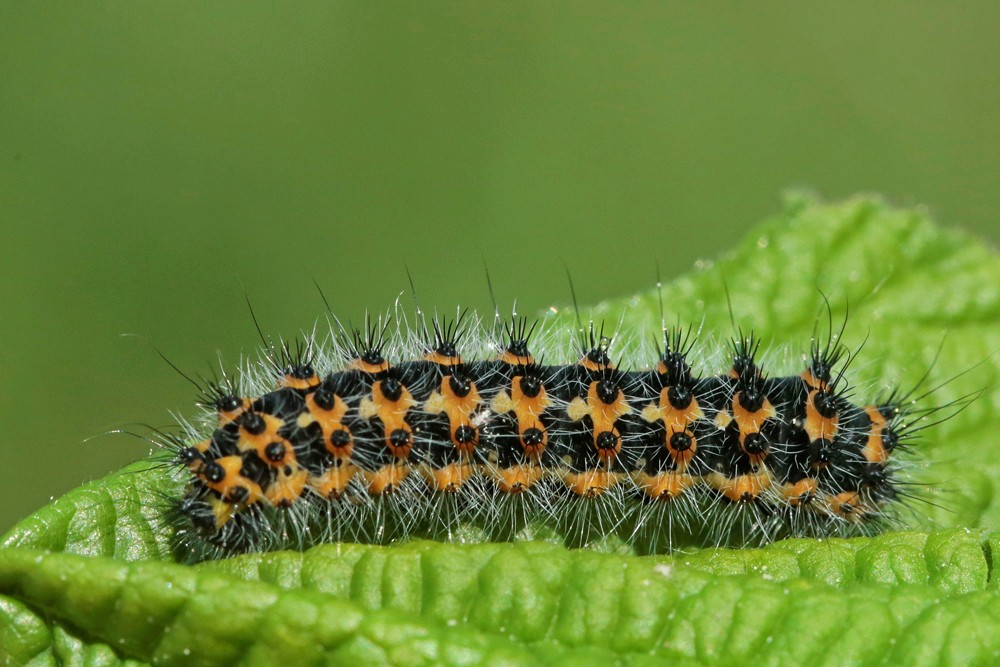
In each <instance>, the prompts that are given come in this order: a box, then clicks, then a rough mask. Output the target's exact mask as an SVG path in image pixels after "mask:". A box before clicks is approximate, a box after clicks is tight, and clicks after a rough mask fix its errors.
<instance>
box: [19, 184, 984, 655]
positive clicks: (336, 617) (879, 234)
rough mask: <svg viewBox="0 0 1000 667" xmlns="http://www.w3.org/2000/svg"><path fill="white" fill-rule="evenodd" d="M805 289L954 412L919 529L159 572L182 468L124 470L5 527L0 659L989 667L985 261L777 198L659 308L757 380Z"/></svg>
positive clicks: (776, 369)
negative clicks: (743, 340) (758, 344)
mask: <svg viewBox="0 0 1000 667" xmlns="http://www.w3.org/2000/svg"><path fill="white" fill-rule="evenodd" d="M652 241H653V242H657V243H663V244H664V248H665V251H666V254H667V256H668V259H670V261H675V262H685V263H686V262H687V261H688V260H687V259H682V258H678V257H676V256H671V254H672V253H676V252H677V250H678V248H677V244H676V243H674V242H672V241H671V240H670V239H663V240H660V239H654V240H652ZM656 254H657V255H663V254H664V253H663V252H657V253H656ZM638 259H641V258H638ZM727 288H728V292H729V299H728V301H727V297H726V290H727ZM824 295H825V298H827V299H829V302H830V303H831V305H832V307H833V311H834V313H835V316H836V317H839V316H841V314H842V313H844V312H845V311H847V310H848V309H849V311H850V317H849V321H848V329H847V332H846V336H845V342H846V343H847V344H848V345H851V346H853V347H855V348H859V347H861V344H862V342H864V345H863V347H862V348H861V349H860V352H859V353H858V355H857V359H856V361H855V362H854V363H853V364H852V369H851V375H850V379H851V380H852V382H853V383H854V384H855V386H856V387H857V390H856V395H857V396H858V397H864V398H867V397H874V396H875V395H878V394H880V393H882V394H884V393H887V391H888V390H889V388H891V387H895V386H900V387H903V388H904V389H908V388H911V387H913V386H915V385H917V384H919V383H921V380H922V378H923V381H922V384H921V387H923V388H924V389H922V390H920V391H918V393H922V392H923V391H925V390H928V389H933V392H932V393H931V395H930V396H929V397H927V398H926V399H924V404H931V405H935V404H936V405H952V407H951V408H948V409H946V410H944V411H943V413H942V414H941V415H938V416H950V417H951V418H949V419H947V420H945V421H944V422H943V423H940V424H936V425H934V426H933V427H932V428H929V429H927V430H926V431H925V432H922V433H921V437H920V439H919V442H918V443H917V444H916V445H915V447H914V450H915V451H914V456H913V458H914V459H916V462H915V463H914V464H913V465H912V466H911V468H912V474H913V476H914V479H915V480H917V481H918V482H920V485H919V486H913V487H911V488H910V489H909V490H911V491H912V493H913V494H914V495H915V496H917V498H916V499H912V500H911V501H910V502H909V503H908V508H909V511H908V512H907V513H906V514H905V515H904V519H905V522H906V523H907V524H908V525H909V526H910V527H911V528H914V529H917V530H919V531H921V532H894V533H888V534H885V535H882V536H879V537H875V538H866V539H854V540H788V541H784V542H780V543H777V544H774V545H770V546H768V547H766V548H764V549H757V550H749V549H748V550H724V549H722V550H719V549H703V550H700V551H694V552H691V553H682V554H675V555H674V556H671V557H635V556H628V555H617V554H606V553H597V552H595V551H587V550H583V551H581V550H567V549H565V548H564V547H561V546H557V545H553V544H548V543H541V542H538V543H518V544H478V545H477V544H436V543H429V542H414V543H410V544H404V545H393V546H389V547H373V546H361V545H327V546H323V547H318V548H316V549H313V550H311V551H309V552H306V553H304V554H303V553H277V554H266V555H260V554H253V555H247V556H243V557H239V558H233V559H229V560H226V561H219V562H211V563H204V564H201V565H199V566H195V567H188V566H181V565H177V564H174V563H171V562H169V561H170V560H172V554H171V549H170V544H171V541H170V540H171V528H170V526H169V524H168V523H167V522H165V521H164V520H163V515H164V513H163V509H164V508H165V506H166V500H165V499H166V498H169V497H173V496H176V494H177V493H179V492H180V488H181V487H182V486H183V479H180V478H179V477H177V476H175V475H174V474H173V473H172V471H171V470H170V469H169V468H167V467H164V466H163V465H162V464H161V463H162V462H156V461H145V462H139V463H137V464H134V465H133V466H130V467H129V468H126V469H125V470H123V471H120V472H118V473H115V474H112V475H110V476H108V477H107V478H105V479H103V480H99V481H97V482H93V483H91V484H88V485H86V486H83V487H81V488H80V489H77V490H75V491H73V492H70V493H68V494H66V495H65V496H63V497H62V498H60V499H58V500H56V501H54V502H53V503H51V504H50V505H48V506H47V507H45V508H43V509H41V510H39V511H38V512H37V513H36V514H34V515H33V516H31V517H28V518H27V519H25V520H23V521H22V522H21V523H19V524H18V525H17V526H15V528H14V529H13V530H12V531H11V532H10V533H8V534H7V535H6V536H5V537H4V538H3V542H2V543H3V545H4V547H5V549H4V550H2V551H0V594H2V595H3V596H6V597H0V665H7V664H11V665H20V664H28V663H29V662H30V663H31V664H40V665H42V664H44V665H47V664H63V663H66V662H71V663H74V664H93V665H117V664H124V662H123V661H126V660H138V661H142V662H154V661H155V662H156V663H157V664H159V663H162V662H167V663H170V662H171V661H173V662H176V663H178V664H207V665H212V664H227V663H228V662H230V661H232V660H236V661H240V662H242V664H277V663H278V662H279V661H281V662H283V663H286V664H293V663H295V664H297V663H299V662H308V661H309V660H312V659H313V658H315V660H314V661H320V660H319V653H320V651H326V653H325V656H326V661H327V662H329V663H331V664H339V661H342V662H349V663H351V664H353V663H358V664H369V663H372V664H437V663H442V664H449V663H463V664H472V663H476V662H479V661H483V660H489V661H491V662H504V664H507V663H509V664H518V663H521V662H523V663H525V664H561V663H566V664H569V663H570V662H573V663H574V664H579V663H581V662H582V663H593V662H596V661H599V660H612V659H614V660H618V661H619V662H621V663H622V664H645V663H647V662H660V661H663V660H664V659H670V661H672V662H675V663H677V664H691V665H696V664H712V663H718V662H725V663H730V662H748V661H750V660H751V659H752V660H753V662H754V663H763V664H807V663H808V664H843V663H853V664H883V663H892V664H935V665H937V664H993V663H994V662H996V661H997V659H998V656H1000V639H998V638H1000V627H998V625H1000V620H998V619H1000V595H998V588H1000V586H998V584H997V581H996V578H995V577H991V574H992V572H993V571H994V564H995V561H994V559H995V557H996V554H1000V537H998V534H997V533H991V532H989V530H991V529H995V528H996V527H997V526H998V525H1000V521H998V520H1000V499H998V497H997V483H998V481H1000V447H997V446H996V444H997V437H996V430H997V427H998V426H1000V423H998V419H997V416H996V415H997V407H998V406H1000V388H998V386H997V383H996V382H995V378H996V372H997V369H998V358H997V356H996V355H995V353H996V351H998V350H1000V326H998V325H1000V257H998V256H997V254H996V253H995V252H994V251H993V250H991V249H989V248H987V247H985V246H984V245H983V244H981V243H979V242H978V241H976V240H974V239H972V238H970V237H968V236H967V235H965V234H963V233H961V232H959V231H952V230H943V229H941V228H939V227H937V226H935V225H934V224H933V223H931V222H930V221H929V220H928V219H927V217H926V216H925V214H924V213H923V212H921V211H911V210H900V209H894V208H891V207H888V206H887V205H885V204H884V203H883V202H882V201H880V200H879V199H877V198H872V197H859V198H855V199H852V200H848V201H845V202H842V203H836V204H823V203H819V202H817V201H814V200H812V199H810V198H808V197H806V196H802V195H795V196H792V197H790V198H789V200H788V203H787V206H786V209H785V211H784V212H783V213H782V214H781V215H780V216H777V217H776V218H774V219H773V220H770V221H767V222H765V223H764V224H763V225H761V226H760V227H759V228H758V229H757V230H756V231H755V232H754V233H753V234H751V235H750V237H748V238H747V239H746V240H745V241H744V242H743V243H742V244H741V245H740V246H739V247H738V248H736V249H735V250H734V251H733V252H732V253H730V254H729V255H727V256H726V257H724V258H723V259H722V260H720V261H719V262H715V263H713V262H702V263H699V265H698V268H697V269H696V270H695V271H694V272H692V273H691V274H689V275H687V276H684V277H682V278H680V279H678V280H676V281H673V282H672V283H670V284H668V285H666V286H665V287H664V289H663V302H664V307H663V311H664V312H663V317H664V319H666V321H667V322H668V323H673V322H674V321H677V320H679V321H681V322H689V323H694V324H695V325H701V326H702V327H703V329H704V331H705V332H712V335H711V336H706V337H708V338H711V337H714V338H715V339H716V342H718V341H719V340H721V339H724V338H726V337H728V336H729V335H731V332H732V331H733V324H732V323H731V319H730V309H729V303H731V307H732V321H735V323H736V324H737V326H740V327H742V328H743V329H744V330H746V329H749V328H753V330H754V331H755V332H756V333H757V334H758V335H760V336H761V337H762V338H763V340H764V342H765V346H767V345H768V344H770V346H771V347H772V349H773V350H776V352H775V353H774V354H772V358H770V359H769V360H768V361H769V363H768V369H769V370H770V371H771V372H772V373H782V372H797V370H798V368H800V366H801V357H800V354H799V353H801V352H804V351H805V350H806V349H807V347H808V340H809V336H810V335H811V333H812V331H813V328H814V326H815V324H816V322H817V318H822V317H825V315H824V311H823V310H822V305H823V300H824ZM623 313H624V315H623ZM587 314H589V315H590V316H592V317H594V318H597V319H604V320H606V321H607V322H617V321H619V319H621V320H622V322H623V328H624V329H625V330H628V331H630V332H631V331H636V332H638V333H637V335H645V336H646V337H647V338H649V337H651V336H653V335H654V334H655V332H657V331H658V330H659V326H660V321H661V313H660V299H659V295H658V293H657V291H656V290H649V291H647V292H643V293H640V294H638V295H636V296H634V297H631V298H629V299H624V300H620V301H613V302H608V303H605V304H600V305H598V306H596V307H595V308H593V309H592V311H590V312H589V313H587ZM574 319H575V316H574V315H573V314H572V313H571V312H565V311H564V312H558V313H555V314H550V315H549V316H548V317H547V324H551V325H552V326H553V327H562V326H563V325H565V324H571V323H572V322H573V320H574ZM821 325H822V322H821ZM702 347H707V348H711V347H713V345H712V343H711V341H708V342H706V344H705V345H703V346H702ZM928 369H929V370H928ZM967 371H968V372H967ZM925 374H926V378H924V375H925ZM976 392H981V393H982V395H981V396H978V397H977V398H976V399H975V400H974V401H972V402H971V403H970V404H969V405H968V407H966V408H965V409H964V410H962V411H960V412H958V413H957V414H954V413H955V412H957V405H958V404H957V403H955V402H956V401H961V400H962V399H963V397H967V396H970V395H972V394H974V393H976ZM952 415H953V416H952ZM934 420H935V419H934V417H932V418H931V419H930V420H929V421H934ZM39 549H41V550H47V551H50V552H65V553H51V554H46V553H43V552H41V551H37V550H39ZM74 554H75V555H74ZM184 649H187V650H188V651H189V653H188V654H186V655H185V654H184ZM501 659H502V660H501Z"/></svg>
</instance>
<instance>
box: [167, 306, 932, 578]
mask: <svg viewBox="0 0 1000 667" xmlns="http://www.w3.org/2000/svg"><path fill="white" fill-rule="evenodd" d="M396 309H397V310H399V306H398V303H397V306H396ZM827 310H828V314H829V317H828V323H827V326H826V331H825V332H824V331H816V330H814V335H813V337H812V340H811V341H810V344H809V349H808V352H806V353H805V354H804V355H803V360H804V364H803V365H802V366H801V369H800V371H799V372H798V373H794V374H789V375H772V374H770V373H769V372H768V369H767V364H766V363H764V362H762V361H761V358H760V357H761V354H760V340H759V339H758V338H757V337H756V336H754V334H753V333H752V332H751V333H748V334H744V333H742V332H737V334H736V335H735V336H734V337H733V338H732V339H731V340H730V341H729V343H728V346H727V357H728V364H727V367H725V368H724V369H722V372H717V373H712V372H710V371H709V370H705V369H701V368H699V367H698V365H697V364H696V363H694V361H693V359H692V357H693V356H694V352H695V350H696V348H697V347H698V345H699V340H700V336H699V333H700V332H698V331H696V330H694V329H693V328H690V327H689V328H683V327H680V326H675V327H661V331H660V332H659V333H658V334H657V337H656V340H655V348H654V350H648V351H646V352H645V353H641V350H642V348H643V345H642V344H641V341H638V340H636V337H631V339H630V337H629V336H627V335H625V334H622V333H618V332H605V330H604V328H603V326H601V325H599V324H595V323H590V324H589V325H588V326H583V325H582V324H579V325H578V326H577V330H576V332H575V335H574V336H572V337H571V338H572V342H571V343H570V344H568V345H566V344H560V342H559V337H558V336H556V335H553V334H551V333H549V334H546V333H545V332H544V331H543V329H544V327H543V326H542V325H540V323H539V321H532V320H529V319H527V318H524V317H519V316H518V315H517V314H516V313H512V314H511V316H510V317H507V318H502V317H500V316H499V315H498V314H496V313H495V314H494V317H493V321H492V324H491V325H489V326H484V325H483V322H482V321H481V319H480V318H479V317H478V316H477V315H476V314H475V313H472V312H468V311H459V312H458V313H457V314H456V316H455V317H454V318H450V319H449V318H444V317H438V316H437V315H435V316H434V317H433V318H431V322H430V325H429V326H428V324H427V321H426V320H427V318H426V317H425V316H424V314H423V313H422V312H420V311H419V309H418V318H417V322H418V326H416V327H413V328H412V329H410V328H409V327H408V325H407V323H406V317H405V316H402V317H400V316H396V317H395V318H394V317H393V313H392V312H389V313H386V314H385V315H383V316H381V317H377V318H368V317H366V320H365V323H364V326H363V327H360V328H352V327H349V326H344V325H342V324H341V323H340V322H339V320H337V319H336V318H335V317H334V318H332V320H331V327H330V334H329V336H327V337H326V339H325V340H323V341H320V339H319V337H318V336H316V335H315V334H313V335H311V336H309V337H307V338H306V339H305V340H303V341H301V342H299V343H297V344H295V345H292V344H289V343H282V344H278V345H273V344H270V343H268V344H266V345H265V347H264V351H263V354H262V355H261V358H260V359H259V360H258V361H257V362H254V363H248V364H245V365H244V367H243V368H242V369H241V371H240V374H238V375H237V376H236V377H231V376H228V375H223V376H222V378H221V379H218V378H217V379H213V380H211V381H207V382H196V384H198V385H199V387H200V388H201V389H202V392H201V395H200V398H199V401H198V404H199V405H200V406H201V407H202V408H204V412H205V414H204V416H203V418H201V419H199V420H195V421H193V422H191V421H184V422H183V423H182V426H183V428H182V432H181V433H180V434H178V435H174V436H169V437H168V438H167V443H166V445H167V447H168V448H169V450H170V452H171V458H170V462H169V465H170V467H171V469H172V470H174V471H175V472H176V474H177V475H179V476H180V477H182V478H183V479H184V481H185V488H184V491H183V494H182V495H181V497H179V498H168V499H167V503H168V505H169V508H168V512H167V515H168V516H169V517H170V521H171V522H172V524H173V525H174V527H175V541H176V544H177V550H178V552H179V554H180V555H181V557H182V558H183V559H186V560H190V561H197V560H201V559H206V558H218V557H223V556H226V555H230V554H237V553H242V552H250V551H263V550H275V549H283V548H297V549H301V548H306V547H308V546H310V545H313V544H316V543H321V542H333V541H360V542H369V543H386V542H392V541H396V540H402V539H406V538H410V537H418V536H420V537H430V538H435V539H450V540H463V539H486V540H511V539H540V538H541V539H559V540H562V541H564V542H565V543H566V544H567V545H569V546H585V545H593V544H603V545H605V546H608V548H614V547H615V545H622V544H624V545H627V546H628V547H629V548H632V549H635V550H638V551H640V552H659V551H669V550H671V549H674V548H675V547H676V546H677V545H680V544H686V543H697V544H714V545H733V546H748V545H757V544H762V543H766V542H770V541H773V540H776V539H779V538H783V537H787V536H830V535H845V536H847V535H865V534H871V533H874V532H877V531H880V530H882V529H883V528H884V527H885V526H887V525H892V524H893V523H894V522H897V521H898V511H897V510H898V505H899V502H900V500H901V499H902V498H903V497H909V496H910V495H911V494H909V493H907V492H905V491H904V490H903V486H904V484H905V482H904V481H902V479H903V478H902V476H901V472H900V471H901V464H900V463H899V462H898V461H897V458H898V457H897V456H896V453H897V452H899V451H903V450H906V449H908V446H909V445H910V444H911V441H912V438H913V435H914V434H915V433H916V431H917V430H919V429H918V428H916V427H915V420H914V419H913V418H914V417H921V416H924V415H926V414H927V413H928V410H927V409H919V408H917V407H915V406H914V403H915V402H914V399H913V394H914V392H915V391H916V389H914V390H912V391H910V392H906V393H903V392H900V391H893V392H890V393H889V395H888V396H885V397H883V398H882V399H876V400H870V401H867V402H863V401H858V400H856V398H855V395H854V393H855V392H854V389H853V388H852V387H851V385H850V384H849V383H848V380H847V377H846V370H847V368H848V366H849V365H850V363H851V361H852V360H853V359H854V358H855V357H856V354H857V350H854V351H852V350H850V349H848V348H847V347H845V346H844V344H843V343H842V342H841V341H840V339H841V337H842V334H843V331H844V327H845V326H846V321H847V320H846V317H845V319H844V323H843V324H842V325H841V326H840V327H839V329H838V328H837V327H836V326H835V325H834V323H833V317H832V313H829V310H830V308H829V305H827ZM255 321H256V319H255ZM578 321H579V316H578ZM817 321H818V320H817ZM393 322H395V328H393V327H392V326H391V325H392V323H393ZM258 329H259V327H258ZM814 329H822V327H820V326H817V327H815V328H814ZM262 337H263V334H262ZM265 340H266V339H265ZM619 349H621V350H633V352H632V353H631V354H632V355H633V356H643V355H644V356H645V357H646V359H645V360H644V361H645V363H644V364H643V361H642V360H635V361H630V360H629V359H628V357H629V353H626V352H622V353H620V354H619V353H617V352H616V350H619ZM632 363H635V364H636V367H635V368H633V367H632V365H631V364H632ZM189 379H190V378H189Z"/></svg>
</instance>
